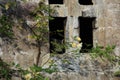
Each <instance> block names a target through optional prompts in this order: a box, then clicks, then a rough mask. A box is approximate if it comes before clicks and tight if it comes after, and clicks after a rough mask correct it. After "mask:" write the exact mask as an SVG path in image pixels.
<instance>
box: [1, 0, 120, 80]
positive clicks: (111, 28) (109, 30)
mask: <svg viewBox="0 0 120 80" xmlns="http://www.w3.org/2000/svg"><path fill="white" fill-rule="evenodd" d="M38 1H39V0H32V2H28V4H29V3H31V4H33V5H35V4H37V2H38ZM34 2H35V3H34ZM92 2H93V5H81V4H79V3H78V0H64V4H50V6H51V7H54V9H55V10H56V13H55V14H53V17H66V18H67V21H66V26H65V39H67V40H69V41H73V37H74V36H79V28H80V27H79V21H78V18H79V17H95V18H96V21H95V28H93V45H94V47H95V46H96V44H99V45H101V46H103V47H105V46H106V45H108V44H110V45H116V48H115V54H116V55H118V56H120V0H92ZM46 3H48V0H46ZM28 4H23V6H26V7H25V8H28ZM33 9H34V8H33ZM28 22H29V20H28ZM86 24H87V23H86ZM14 32H15V36H16V37H17V39H16V40H15V41H14V44H11V43H7V41H8V40H7V39H5V40H3V39H2V38H0V57H1V59H3V60H4V61H5V62H8V63H11V62H14V63H16V64H20V65H21V67H23V68H27V67H29V66H31V65H33V64H34V63H35V61H36V57H37V53H38V50H37V48H36V47H35V46H33V45H31V43H34V40H33V41H32V40H29V39H28V38H27V36H28V35H29V33H28V32H26V31H24V30H23V31H20V30H17V29H16V28H15V29H14ZM42 52H43V54H46V53H49V43H46V44H45V45H44V46H43V47H42ZM48 58H49V55H48V56H47V57H44V58H42V61H43V62H45V61H46V60H47V59H48ZM84 59H86V58H84ZM40 61H41V60H40ZM83 61H84V60H83ZM88 61H89V60H88ZM88 61H86V62H88ZM39 65H40V64H39ZM81 65H82V64H81ZM83 66H84V64H83ZM82 69H83V70H85V71H87V69H86V68H85V67H83V68H82ZM88 73H89V75H86V74H85V72H84V73H83V74H81V73H76V72H59V73H56V74H55V73H54V74H51V75H55V76H53V77H52V79H51V80H119V78H118V79H117V78H116V79H115V78H113V79H112V78H110V77H108V76H105V75H104V72H102V71H101V72H98V71H88ZM84 75H86V76H84ZM57 77H60V78H59V79H57Z"/></svg>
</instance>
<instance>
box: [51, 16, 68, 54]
mask: <svg viewBox="0 0 120 80" xmlns="http://www.w3.org/2000/svg"><path fill="white" fill-rule="evenodd" d="M65 24H66V18H65V17H54V19H53V20H50V21H49V30H50V34H49V36H50V52H51V53H54V52H56V53H59V54H62V53H64V52H65V47H64V46H63V44H64V27H65ZM56 43H57V44H56Z"/></svg>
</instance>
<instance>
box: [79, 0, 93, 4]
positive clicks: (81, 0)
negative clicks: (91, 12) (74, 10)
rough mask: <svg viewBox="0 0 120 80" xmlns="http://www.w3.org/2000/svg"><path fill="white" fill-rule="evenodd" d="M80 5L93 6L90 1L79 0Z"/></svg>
mask: <svg viewBox="0 0 120 80" xmlns="http://www.w3.org/2000/svg"><path fill="white" fill-rule="evenodd" d="M79 3H80V4H81V5H93V3H92V0H79Z"/></svg>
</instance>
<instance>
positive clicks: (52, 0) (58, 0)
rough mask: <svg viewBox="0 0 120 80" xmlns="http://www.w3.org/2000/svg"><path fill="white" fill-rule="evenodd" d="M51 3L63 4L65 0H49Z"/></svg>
mask: <svg viewBox="0 0 120 80" xmlns="http://www.w3.org/2000/svg"><path fill="white" fill-rule="evenodd" d="M49 4H63V0H49Z"/></svg>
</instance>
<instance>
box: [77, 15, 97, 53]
mask: <svg viewBox="0 0 120 80" xmlns="http://www.w3.org/2000/svg"><path fill="white" fill-rule="evenodd" d="M94 21H95V18H88V17H79V26H80V37H81V40H82V43H83V46H82V49H81V52H89V50H90V49H91V48H92V47H93V27H94V26H95V23H94ZM93 23H94V24H93Z"/></svg>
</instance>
